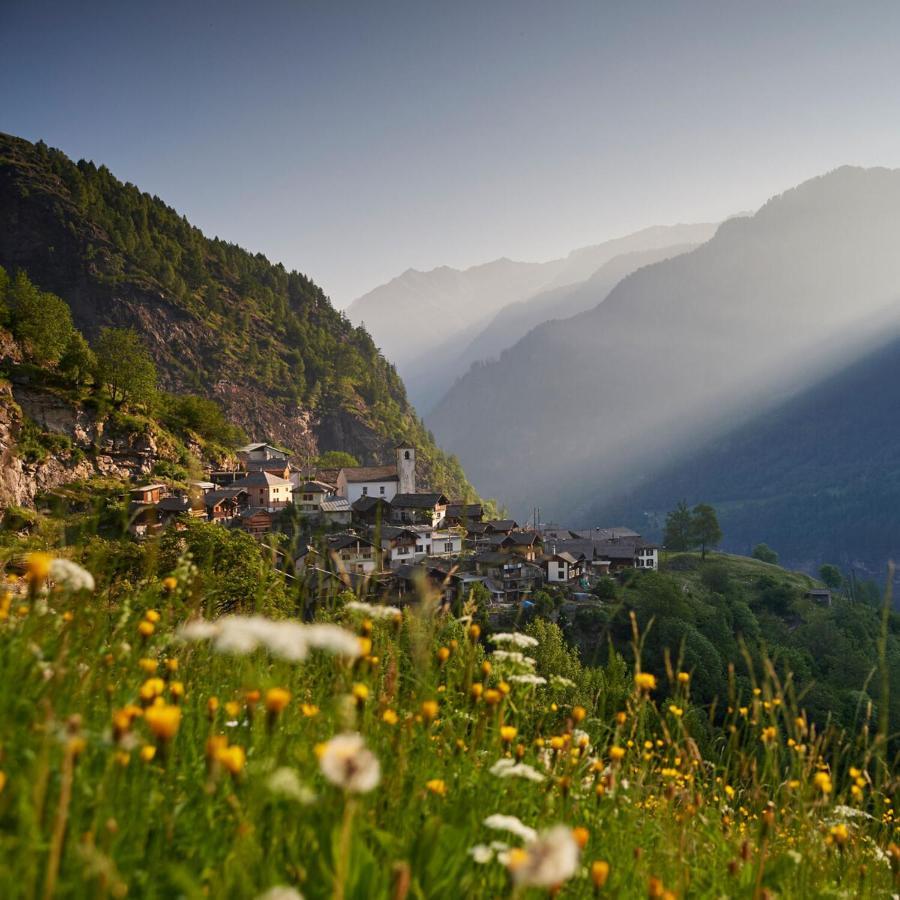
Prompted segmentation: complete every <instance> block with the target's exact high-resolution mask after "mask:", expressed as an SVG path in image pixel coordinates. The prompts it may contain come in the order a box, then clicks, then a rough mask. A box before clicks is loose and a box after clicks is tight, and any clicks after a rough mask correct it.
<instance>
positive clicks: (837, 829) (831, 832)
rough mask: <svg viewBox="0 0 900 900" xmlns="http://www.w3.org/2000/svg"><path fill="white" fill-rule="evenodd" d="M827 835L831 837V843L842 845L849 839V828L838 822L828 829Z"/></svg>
mask: <svg viewBox="0 0 900 900" xmlns="http://www.w3.org/2000/svg"><path fill="white" fill-rule="evenodd" d="M828 837H829V838H830V839H831V843H834V844H837V846H838V847H843V846H844V845H845V844H846V843H847V841H849V840H850V830H849V829H848V828H847V826H846V825H845V824H844V823H843V822H839V823H838V824H837V825H832V826H831V828H829V829H828Z"/></svg>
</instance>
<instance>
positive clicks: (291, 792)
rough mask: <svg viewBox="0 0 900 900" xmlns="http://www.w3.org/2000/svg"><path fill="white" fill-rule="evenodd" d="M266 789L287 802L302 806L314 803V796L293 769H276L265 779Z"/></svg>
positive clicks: (282, 767)
mask: <svg viewBox="0 0 900 900" xmlns="http://www.w3.org/2000/svg"><path fill="white" fill-rule="evenodd" d="M266 787H267V788H268V789H269V790H270V791H271V792H272V793H273V794H278V795H279V796H281V797H286V798H287V799H288V800H296V801H297V802H298V803H302V804H303V805H304V806H309V804H311V803H314V802H315V799H316V795H315V794H314V793H313V792H312V790H310V788H308V787H307V786H306V785H305V784H303V782H301V781H300V776H299V775H297V772H296V771H295V770H294V769H291V768H289V767H288V766H281V767H280V768H278V769H276V770H275V771H274V772H273V773H272V774H271V775H270V776H269V777H268V778H267V779H266Z"/></svg>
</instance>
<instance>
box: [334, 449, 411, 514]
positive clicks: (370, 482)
mask: <svg viewBox="0 0 900 900" xmlns="http://www.w3.org/2000/svg"><path fill="white" fill-rule="evenodd" d="M396 453H397V459H396V462H395V463H394V464H393V465H389V466H345V467H344V468H343V469H341V470H340V472H338V477H337V493H338V495H339V496H341V497H346V498H347V500H348V501H349V502H350V503H351V504H353V503H355V502H356V501H357V500H359V498H360V497H380V498H381V499H382V500H387V501H388V502H390V501H391V500H393V499H394V497H395V496H396V495H397V494H414V493H415V492H416V451H415V450H414V449H413V448H412V447H398V448H397V450H396Z"/></svg>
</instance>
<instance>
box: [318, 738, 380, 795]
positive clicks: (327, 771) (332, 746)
mask: <svg viewBox="0 0 900 900" xmlns="http://www.w3.org/2000/svg"><path fill="white" fill-rule="evenodd" d="M319 768H320V769H321V770H322V774H323V775H324V776H325V777H326V778H327V779H328V780H329V781H330V782H331V783H332V784H336V785H337V786H338V787H339V788H343V789H344V790H345V791H347V792H348V793H351V794H367V793H368V792H369V791H371V790H373V789H374V788H375V787H377V785H378V782H379V781H380V780H381V766H380V765H379V763H378V758H377V757H376V756H375V754H374V753H373V752H372V751H371V750H369V748H368V747H366V743H365V741H364V740H363V737H362V735H361V734H356V733H355V732H350V733H347V734H339V735H336V736H335V737H333V738H332V739H331V740H330V741H328V743H326V744H325V746H324V747H323V748H322V753H321V755H320V756H319Z"/></svg>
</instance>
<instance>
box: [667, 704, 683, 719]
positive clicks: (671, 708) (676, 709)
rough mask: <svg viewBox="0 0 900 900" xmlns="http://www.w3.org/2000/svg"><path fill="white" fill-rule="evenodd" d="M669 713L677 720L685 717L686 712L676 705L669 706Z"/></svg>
mask: <svg viewBox="0 0 900 900" xmlns="http://www.w3.org/2000/svg"><path fill="white" fill-rule="evenodd" d="M669 712H670V713H672V715H673V716H675V717H676V718H677V719H680V718H681V717H682V716H683V715H684V710H683V709H682V708H681V707H680V706H676V705H675V704H674V703H672V704H670V705H669Z"/></svg>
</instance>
